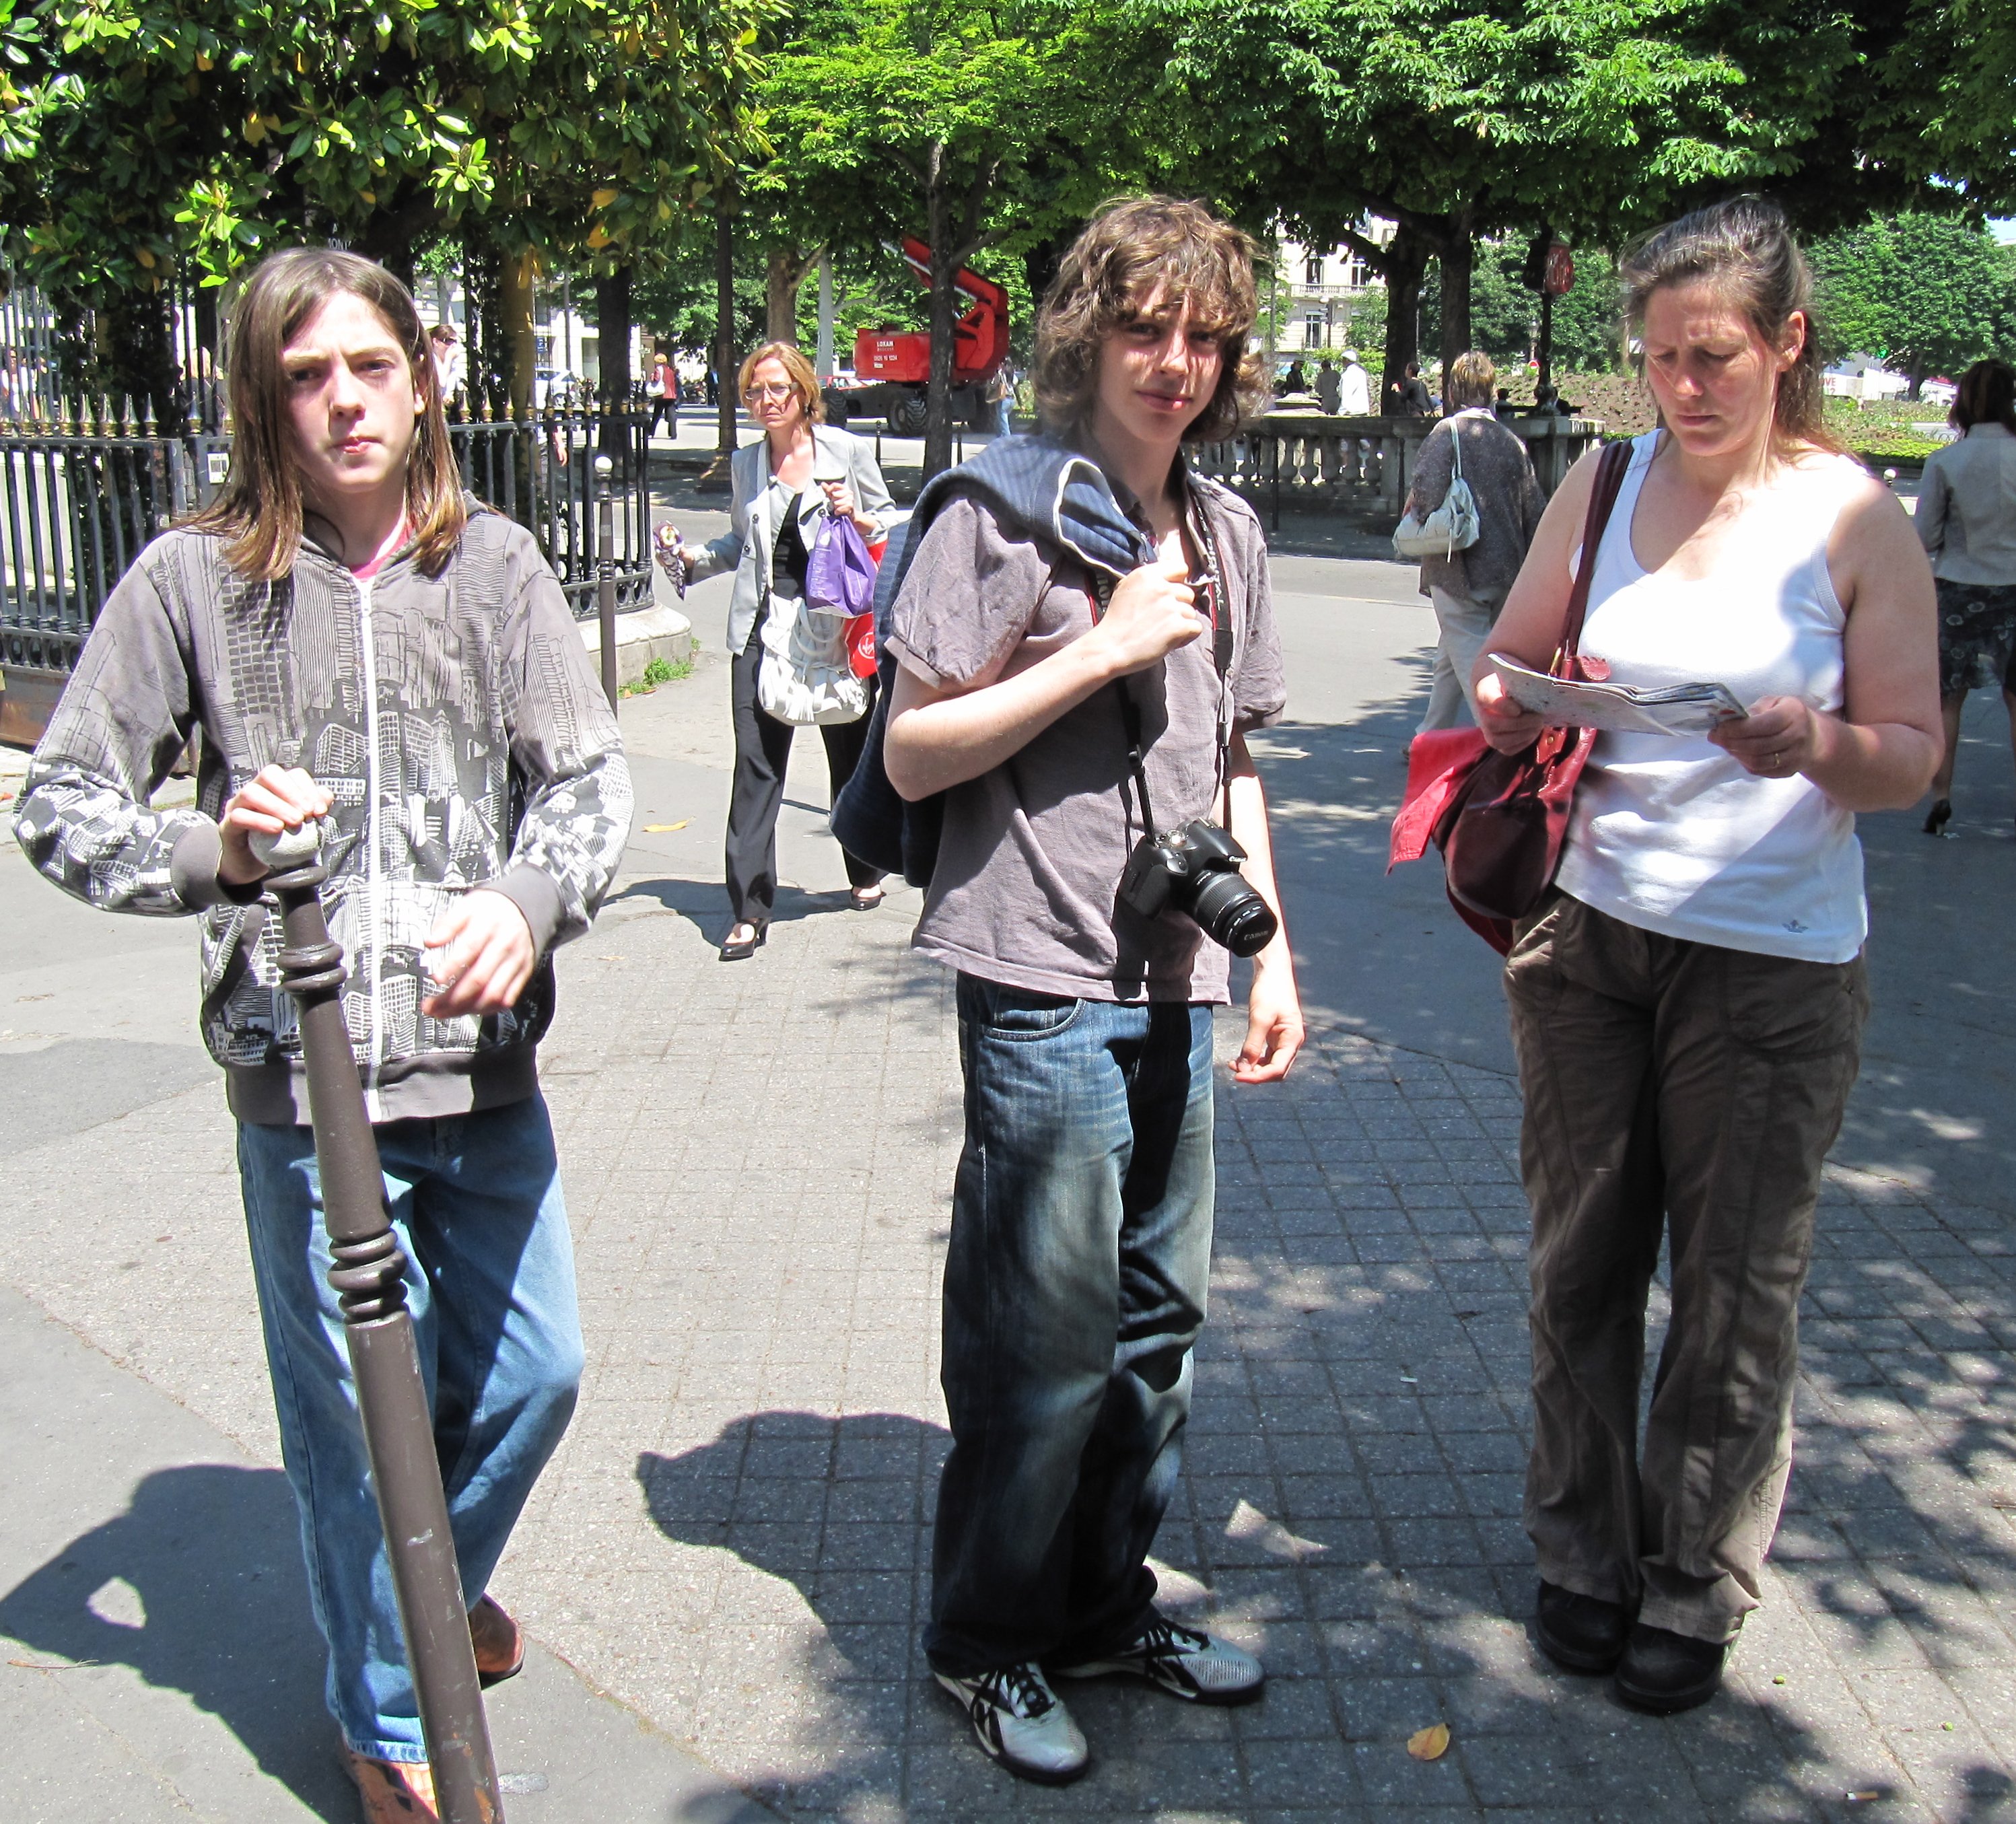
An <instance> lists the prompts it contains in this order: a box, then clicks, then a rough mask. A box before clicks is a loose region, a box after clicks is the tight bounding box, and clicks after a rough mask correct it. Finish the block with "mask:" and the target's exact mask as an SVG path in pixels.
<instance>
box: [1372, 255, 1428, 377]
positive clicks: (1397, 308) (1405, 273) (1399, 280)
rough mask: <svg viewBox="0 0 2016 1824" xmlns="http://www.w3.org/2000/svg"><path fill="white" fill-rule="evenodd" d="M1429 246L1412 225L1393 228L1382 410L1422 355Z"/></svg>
mask: <svg viewBox="0 0 2016 1824" xmlns="http://www.w3.org/2000/svg"><path fill="white" fill-rule="evenodd" d="M1428 254H1429V247H1428V243H1427V241H1425V240H1424V239H1422V237H1421V236H1420V235H1419V234H1418V233H1417V232H1415V231H1414V230H1413V228H1406V227H1404V226H1403V227H1401V228H1395V230H1394V231H1393V239H1391V241H1390V242H1389V243H1388V244H1387V247H1386V365H1385V369H1384V372H1382V373H1381V376H1380V379H1379V409H1380V411H1381V412H1385V411H1386V410H1388V402H1389V401H1390V400H1391V398H1392V397H1393V394H1394V392H1395V389H1396V388H1398V387H1399V386H1400V384H1401V383H1402V381H1404V380H1406V376H1407V363H1408V362H1410V361H1413V360H1417V359H1418V358H1419V357H1420V344H1421V326H1420V308H1421V281H1422V280H1423V279H1424V278H1426V277H1427V270H1428Z"/></svg>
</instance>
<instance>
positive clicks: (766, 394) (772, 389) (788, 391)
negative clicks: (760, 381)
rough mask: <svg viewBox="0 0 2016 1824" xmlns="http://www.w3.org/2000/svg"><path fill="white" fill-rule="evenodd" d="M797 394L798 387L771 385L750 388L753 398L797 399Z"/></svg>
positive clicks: (750, 395) (750, 394)
mask: <svg viewBox="0 0 2016 1824" xmlns="http://www.w3.org/2000/svg"><path fill="white" fill-rule="evenodd" d="M797 396H798V389H797V387H790V386H783V387H780V386H776V385H771V386H768V387H751V388H750V389H749V397H750V398H752V399H795V398H797Z"/></svg>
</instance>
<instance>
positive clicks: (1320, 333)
mask: <svg viewBox="0 0 2016 1824" xmlns="http://www.w3.org/2000/svg"><path fill="white" fill-rule="evenodd" d="M1329 340H1330V319H1329V318H1327V316H1325V315H1323V312H1322V311H1309V312H1307V313H1306V314H1305V315H1304V317H1303V318H1302V346H1303V347H1305V348H1321V347H1323V345H1324V344H1326V343H1327V342H1328V341H1329Z"/></svg>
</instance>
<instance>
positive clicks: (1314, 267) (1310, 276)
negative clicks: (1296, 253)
mask: <svg viewBox="0 0 2016 1824" xmlns="http://www.w3.org/2000/svg"><path fill="white" fill-rule="evenodd" d="M1302 282H1303V283H1304V284H1305V285H1320V284H1322V283H1323V255H1322V254H1310V255H1309V257H1308V258H1307V259H1306V260H1305V261H1303V262H1302Z"/></svg>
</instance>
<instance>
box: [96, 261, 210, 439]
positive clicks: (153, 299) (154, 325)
mask: <svg viewBox="0 0 2016 1824" xmlns="http://www.w3.org/2000/svg"><path fill="white" fill-rule="evenodd" d="M98 322H99V355H100V366H101V369H102V370H103V372H102V376H101V379H100V380H99V385H100V387H101V389H102V390H103V391H104V392H105V393H106V394H109V395H110V398H111V402H112V408H113V411H114V412H124V411H125V410H126V408H127V406H128V402H129V401H130V402H131V409H132V412H133V415H134V416H135V417H139V418H144V417H146V416H148V415H149V412H151V413H152V414H153V416H154V417H155V418H156V419H157V420H164V419H173V420H174V421H175V422H176V423H180V422H181V421H182V419H184V418H185V417H186V416H188V413H189V397H188V392H187V389H186V388H185V387H184V386H183V384H182V380H181V379H180V378H179V377H178V375H177V374H176V372H175V341H174V338H173V336H172V335H171V333H170V328H169V322H168V292H167V287H166V286H163V287H162V288H161V289H160V290H157V291H122V290H113V289H110V288H108V289H107V290H105V291H104V292H103V293H100V294H99V305H98Z"/></svg>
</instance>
